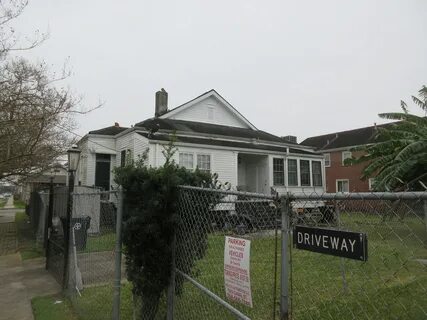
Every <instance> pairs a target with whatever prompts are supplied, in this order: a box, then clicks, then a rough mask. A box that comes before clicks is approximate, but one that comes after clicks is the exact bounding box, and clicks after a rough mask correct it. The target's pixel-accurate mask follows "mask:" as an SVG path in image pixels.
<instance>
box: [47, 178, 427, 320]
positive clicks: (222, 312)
mask: <svg viewBox="0 0 427 320" xmlns="http://www.w3.org/2000/svg"><path fill="white" fill-rule="evenodd" d="M179 191H180V197H179V203H178V210H179V224H178V226H179V227H178V230H177V233H176V240H175V253H174V255H175V259H174V261H175V268H174V269H175V274H174V276H173V281H172V283H171V286H170V288H169V291H168V292H167V293H165V295H164V297H162V302H161V303H160V305H159V309H158V310H157V312H156V316H155V317H154V318H152V317H151V318H150V319H165V318H167V319H236V318H238V319H286V317H287V318H288V319H297V320H300V319H426V318H427V299H426V298H425V297H426V296H427V193H349V194H327V193H325V194H294V195H291V194H288V195H286V196H282V197H278V196H277V195H274V196H270V195H263V194H253V193H244V192H234V191H224V190H214V189H207V188H197V187H185V186H181V187H179ZM67 194H68V192H67V189H66V188H62V189H61V188H56V189H55V192H54V194H53V205H52V208H53V209H52V219H51V221H52V226H51V228H50V229H51V230H52V233H51V235H50V237H49V241H48V257H47V260H48V261H47V264H48V269H49V271H50V272H51V273H52V274H53V275H54V276H55V277H56V278H57V280H58V281H59V282H60V283H63V281H64V279H68V282H67V284H66V287H67V291H66V292H67V294H68V295H69V297H70V299H71V301H72V305H73V308H74V310H75V312H76V314H77V316H78V317H79V319H88V320H96V319H111V318H113V319H119V318H118V314H119V313H120V319H124V320H130V319H147V317H146V315H145V314H141V310H143V308H141V305H139V303H140V300H139V299H138V298H135V297H133V295H132V284H131V283H128V282H127V281H126V280H125V278H126V276H125V264H124V263H122V262H121V261H124V259H121V261H120V258H121V254H120V247H117V246H116V245H117V241H116V240H117V239H118V237H119V234H120V228H117V227H118V226H117V223H116V221H117V213H118V211H119V210H120V208H121V206H120V205H119V203H120V199H121V195H120V194H119V193H118V192H100V191H97V190H95V189H92V188H83V187H76V190H75V192H74V193H73V196H72V201H71V208H72V210H71V211H70V209H69V207H68V206H69V205H70V202H69V201H68V198H67ZM67 208H68V210H69V211H70V212H71V213H72V215H71V224H70V241H69V247H68V252H69V259H68V260H69V261H68V265H69V274H68V275H67V277H66V278H64V263H65V261H66V259H65V252H66V250H65V249H66V247H65V243H66V242H65V240H64V228H63V224H64V219H65V217H66V215H67ZM119 226H121V224H119ZM297 227H304V228H315V229H321V230H335V231H337V230H338V231H352V232H357V233H360V234H364V235H366V237H367V254H368V255H367V261H360V260H359V261H358V260H352V259H348V258H342V257H338V256H333V255H328V254H325V253H318V252H312V251H310V250H301V249H298V248H297V245H296V243H295V241H298V239H296V240H294V239H295V231H294V230H296V228H297ZM117 232H119V233H117ZM312 239H315V240H313V243H312V244H314V241H317V240H318V239H317V238H315V237H314V238H312ZM316 239H317V240H316ZM318 241H320V240H318ZM322 241H323V240H322ZM242 247H245V248H242ZM347 249H348V246H347ZM249 252H250V254H249ZM239 264H240V265H239ZM117 266H120V268H118V267H117ZM159 268H162V266H159ZM120 279H121V281H120ZM118 289H120V290H121V293H120V296H119V295H118ZM119 298H120V299H119Z"/></svg>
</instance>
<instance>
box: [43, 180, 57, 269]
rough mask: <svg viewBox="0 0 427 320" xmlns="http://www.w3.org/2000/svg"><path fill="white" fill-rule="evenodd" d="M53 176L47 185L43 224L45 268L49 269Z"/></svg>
mask: <svg viewBox="0 0 427 320" xmlns="http://www.w3.org/2000/svg"><path fill="white" fill-rule="evenodd" d="M54 192H55V191H54V189H53V178H50V186H49V208H48V209H49V210H48V213H47V217H46V224H45V230H44V232H45V248H46V252H45V256H46V270H48V269H49V239H50V235H51V233H52V218H53V193H54Z"/></svg>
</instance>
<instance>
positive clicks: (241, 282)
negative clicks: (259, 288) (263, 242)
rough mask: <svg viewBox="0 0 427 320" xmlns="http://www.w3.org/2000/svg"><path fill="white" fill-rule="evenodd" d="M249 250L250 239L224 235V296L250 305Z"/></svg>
mask: <svg viewBox="0 0 427 320" xmlns="http://www.w3.org/2000/svg"><path fill="white" fill-rule="evenodd" d="M250 250H251V241H250V240H247V239H240V238H233V237H225V247H224V285H225V294H226V297H227V298H228V299H230V300H232V301H237V302H240V303H242V304H244V305H246V306H249V307H252V293H251V278H250V272H249V262H250Z"/></svg>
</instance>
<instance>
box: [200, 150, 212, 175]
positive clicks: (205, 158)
mask: <svg viewBox="0 0 427 320" xmlns="http://www.w3.org/2000/svg"><path fill="white" fill-rule="evenodd" d="M197 167H198V168H199V170H201V171H204V172H208V173H209V172H211V156H210V155H209V154H198V155H197Z"/></svg>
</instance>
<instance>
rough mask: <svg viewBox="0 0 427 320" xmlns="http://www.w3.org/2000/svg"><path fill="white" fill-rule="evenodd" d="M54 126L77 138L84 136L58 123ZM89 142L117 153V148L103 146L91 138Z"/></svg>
mask: <svg viewBox="0 0 427 320" xmlns="http://www.w3.org/2000/svg"><path fill="white" fill-rule="evenodd" d="M55 126H56V127H58V128H59V129H61V130H64V131H67V132H68V133H71V134H73V135H75V136H76V137H78V138H80V139H81V138H83V137H84V136H82V135H80V134H78V133H75V132H74V131H71V130H70V129H67V128H64V127H62V126H60V125H58V124H55ZM90 142H91V143H93V144H96V145H98V146H100V147H103V148H106V149H109V150H112V151H114V152H115V153H117V150H116V149H113V148H110V147H107V146H105V145H103V144H101V143H98V142H95V141H93V140H91V141H90Z"/></svg>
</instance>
